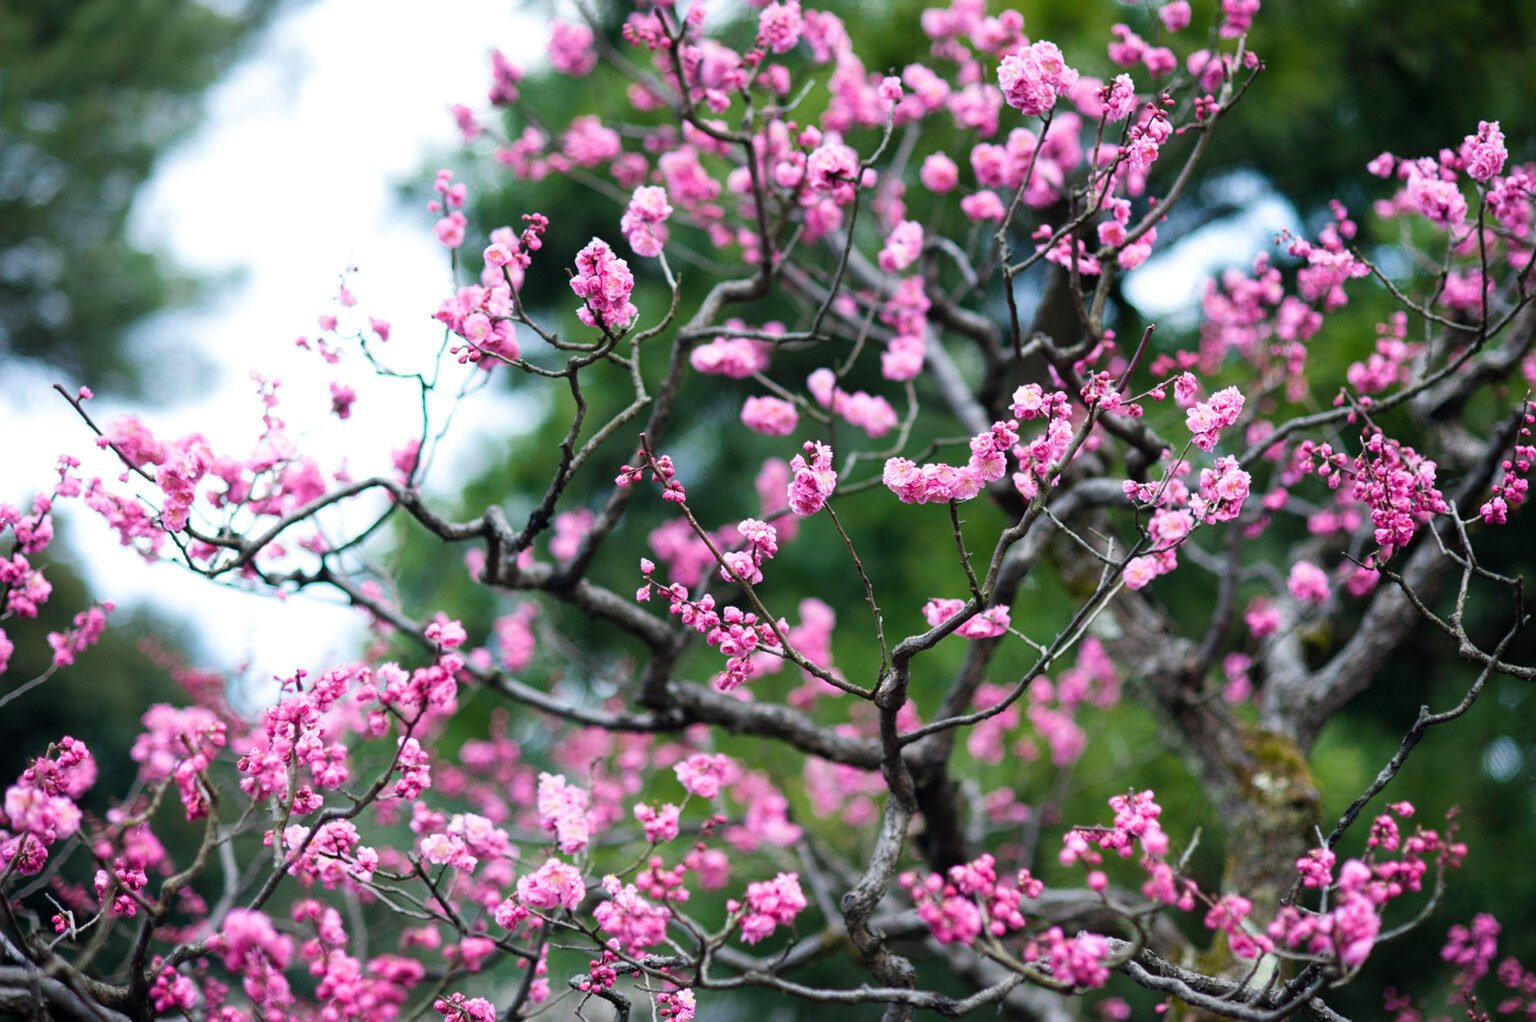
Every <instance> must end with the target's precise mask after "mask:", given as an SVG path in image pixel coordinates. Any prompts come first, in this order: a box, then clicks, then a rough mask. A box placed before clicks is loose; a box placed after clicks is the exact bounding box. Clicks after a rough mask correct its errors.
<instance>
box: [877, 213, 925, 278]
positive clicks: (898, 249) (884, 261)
mask: <svg viewBox="0 0 1536 1022" xmlns="http://www.w3.org/2000/svg"><path fill="white" fill-rule="evenodd" d="M922 251H923V225H922V224H920V223H918V222H917V221H915V220H903V221H902V222H901V223H899V224H897V225H896V227H895V229H894V230H892V231H891V233H890V236H889V237H887V238H886V239H885V247H884V248H882V249H881V250H880V268H881V269H882V270H884V271H885V272H886V273H899V272H900V271H902V270H905V269H906V268H907V267H908V266H911V265H912V264H913V263H914V262H916V261H917V257H918V256H919V255H921V254H922Z"/></svg>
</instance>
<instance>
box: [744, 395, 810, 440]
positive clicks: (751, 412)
mask: <svg viewBox="0 0 1536 1022" xmlns="http://www.w3.org/2000/svg"><path fill="white" fill-rule="evenodd" d="M741 422H742V425H744V426H746V427H747V428H748V429H750V430H752V431H753V432H754V433H761V434H763V435H764V436H789V435H790V434H791V433H793V432H794V431H795V428H796V427H797V426H799V424H800V413H799V412H798V411H796V409H795V406H794V404H793V403H792V402H790V401H785V400H783V399H782V398H777V397H766V396H757V397H749V398H747V400H746V401H745V402H743V403H742V406H741Z"/></svg>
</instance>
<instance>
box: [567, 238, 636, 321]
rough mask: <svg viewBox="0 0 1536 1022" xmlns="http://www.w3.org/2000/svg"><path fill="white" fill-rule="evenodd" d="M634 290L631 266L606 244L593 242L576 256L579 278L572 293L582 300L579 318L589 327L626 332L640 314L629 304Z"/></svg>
mask: <svg viewBox="0 0 1536 1022" xmlns="http://www.w3.org/2000/svg"><path fill="white" fill-rule="evenodd" d="M634 289H635V277H634V274H632V273H630V272H629V264H628V263H626V262H625V261H624V260H622V259H620V258H619V257H618V256H616V255H614V254H613V249H611V248H609V247H608V243H607V242H606V241H602V240H600V239H598V238H593V239H592V240H591V241H590V242H589V243H588V244H587V247H586V248H583V249H582V250H581V251H580V252H578V253H576V275H575V276H573V277H572V278H571V290H572V291H573V292H575V294H576V297H578V298H581V299H583V304H582V306H581V308H580V309H578V310H577V312H576V316H577V318H578V319H580V320H581V321H582V322H583V323H585V324H586V325H587V326H591V327H601V328H602V329H603V330H626V329H628V328H629V325H630V324H631V323H633V322H634V321H635V317H636V316H637V315H639V314H640V310H639V309H637V308H635V306H634V305H633V304H631V303H630V300H629V296H630V293H631V292H632V291H634Z"/></svg>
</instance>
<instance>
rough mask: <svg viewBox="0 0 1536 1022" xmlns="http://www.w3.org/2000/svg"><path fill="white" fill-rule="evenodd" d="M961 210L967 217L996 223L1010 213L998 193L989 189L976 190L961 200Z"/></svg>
mask: <svg viewBox="0 0 1536 1022" xmlns="http://www.w3.org/2000/svg"><path fill="white" fill-rule="evenodd" d="M960 212H962V213H964V214H965V215H966V217H967V218H969V219H971V220H975V221H978V222H981V223H988V222H992V223H996V222H999V221H1001V220H1002V219H1003V217H1005V216H1007V214H1008V207H1007V206H1004V205H1003V200H1002V199H1000V198H998V197H997V193H996V192H994V191H990V190H987V189H983V190H981V191H979V192H974V193H972V194H970V195H967V196H966V197H965V198H963V199H961V200H960Z"/></svg>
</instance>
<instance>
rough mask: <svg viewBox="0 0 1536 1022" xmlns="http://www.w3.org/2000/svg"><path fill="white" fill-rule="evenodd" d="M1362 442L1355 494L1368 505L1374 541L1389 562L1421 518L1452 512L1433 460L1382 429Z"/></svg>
mask: <svg viewBox="0 0 1536 1022" xmlns="http://www.w3.org/2000/svg"><path fill="white" fill-rule="evenodd" d="M1360 440H1361V451H1360V453H1359V455H1357V456H1356V457H1355V460H1354V466H1353V467H1354V479H1355V481H1354V491H1353V495H1354V498H1355V499H1356V500H1358V501H1360V502H1361V503H1363V504H1364V505H1365V506H1366V507H1368V508H1370V511H1371V522H1372V524H1373V525H1375V527H1376V529H1375V538H1376V543H1377V545H1378V546H1380V547H1381V557H1382V559H1383V560H1385V559H1387V558H1389V557H1391V556H1392V554H1393V552H1394V551H1396V550H1400V549H1402V548H1403V547H1405V546H1407V545H1408V544H1409V542H1410V541H1412V539H1413V536H1414V533H1416V532H1417V531H1418V529H1419V524H1420V522H1421V521H1423V520H1426V519H1427V518H1428V517H1429V516H1430V515H1436V514H1445V513H1447V512H1449V510H1450V506H1449V505H1448V504H1446V502H1445V498H1444V497H1443V496H1442V495H1441V493H1440V489H1439V487H1438V486H1436V484H1435V472H1436V465H1435V463H1434V462H1433V461H1430V460H1429V459H1428V458H1425V457H1423V456H1421V455H1420V454H1419V453H1418V452H1416V451H1415V450H1414V449H1413V448H1411V447H1408V446H1405V445H1404V444H1401V443H1399V442H1398V441H1396V440H1391V439H1388V437H1387V436H1386V434H1384V433H1382V432H1381V431H1380V430H1375V431H1373V432H1370V433H1368V434H1366V435H1364V436H1362V437H1361V438H1360Z"/></svg>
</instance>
